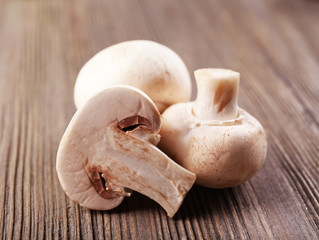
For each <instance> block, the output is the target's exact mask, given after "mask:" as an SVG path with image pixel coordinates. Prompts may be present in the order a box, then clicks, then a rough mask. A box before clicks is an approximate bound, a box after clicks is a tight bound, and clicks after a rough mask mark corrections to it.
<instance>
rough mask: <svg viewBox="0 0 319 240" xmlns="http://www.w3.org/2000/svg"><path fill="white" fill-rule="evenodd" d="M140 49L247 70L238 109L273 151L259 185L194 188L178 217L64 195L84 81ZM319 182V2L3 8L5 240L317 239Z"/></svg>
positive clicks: (0, 210) (1, 228)
mask: <svg viewBox="0 0 319 240" xmlns="http://www.w3.org/2000/svg"><path fill="white" fill-rule="evenodd" d="M131 39H150V40H155V41H158V42H160V43H163V44H165V45H167V46H169V47H170V48H172V49H173V50H175V51H176V52H177V53H178V54H179V55H180V56H181V57H182V58H183V59H184V61H185V63H186V65H187V66H188V68H189V70H190V72H191V74H192V72H193V71H194V70H195V69H197V68H202V67H223V68H230V69H234V70H236V71H239V72H240V73H241V85H240V100H239V102H240V106H241V107H243V108H244V109H246V110H247V111H249V112H250V113H251V114H253V115H254V116H255V117H256V118H257V119H259V120H260V122H261V123H262V124H263V125H264V127H265V129H266V131H267V135H268V141H269V148H268V155H267V159H266V162H265V165H264V166H263V168H262V169H261V170H260V172H259V173H258V174H257V175H256V176H255V177H254V178H252V179H251V180H250V181H248V182H246V183H244V184H242V185H240V186H238V187H234V188H230V189H223V190H213V189H206V188H201V187H194V188H193V189H192V190H191V191H190V192H189V194H188V195H187V197H186V199H185V201H184V203H183V205H182V207H181V208H180V211H179V212H178V213H177V214H176V215H175V217H174V218H173V219H170V218H168V217H167V216H166V214H165V212H164V210H163V209H162V208H161V207H160V206H159V205H157V204H156V203H155V202H153V201H152V200H150V199H148V198H146V197H144V196H142V195H141V194H138V193H134V194H133V196H132V197H130V198H127V199H126V200H125V201H124V202H123V203H122V205H120V206H119V207H118V208H116V209H114V210H112V211H108V212H101V211H90V210H87V209H84V208H82V207H79V206H78V205H77V204H75V203H73V202H71V201H70V200H69V199H68V197H66V195H65V194H64V192H63V191H62V189H61V187H60V184H59V181H58V179H57V175H56V171H55V157H56V152H57V148H58V144H59V141H60V139H61V137H62V134H63V132H64V130H65V129H66V127H67V124H68V122H69V121H70V119H71V117H72V116H73V114H74V112H75V108H74V105H73V85H74V82H75V79H76V76H77V73H78V71H79V70H80V68H81V66H82V65H83V64H84V63H85V62H86V61H87V60H88V59H89V58H90V57H91V56H93V55H94V54H95V53H96V52H98V51H99V50H101V49H103V48H105V47H107V46H109V45H111V44H114V43H117V42H121V41H125V40H131ZM194 96H195V92H194V93H193V97H194ZM318 185H319V2H318V1H314V0H312V1H311V0H289V1H288V0H263V1H250V0H236V1H235V0H233V1H231V0H218V1H213V0H211V1H209V0H199V1H190V0H187V1H178V0H174V1H172V0H165V1H164V0H161V1H151V0H140V1H130V0H127V1H123V0H119V1H112V0H108V1H106V0H94V1H90V0H77V1H75V0H70V1H66V0H55V1H45V0H43V1H40V0H29V1H22V0H7V1H6V0H0V238H2V239H18V238H25V239H42V238H46V239H51V238H54V239H60V238H61V239H66V238H69V239H93V238H95V239H103V238H106V239H187V238H188V239H318V238H319V230H318V226H319V214H318V213H319V204H318V201H319V186H318Z"/></svg>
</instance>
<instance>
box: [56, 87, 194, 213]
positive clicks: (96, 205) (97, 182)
mask: <svg viewBox="0 0 319 240" xmlns="http://www.w3.org/2000/svg"><path fill="white" fill-rule="evenodd" d="M160 126H161V120H160V114H159V112H158V110H157V109H156V107H155V105H154V103H153V102H152V101H151V100H150V99H149V97H148V96H146V95H145V94H144V93H143V92H141V91H139V90H138V89H135V88H133V87H128V86H114V87H111V88H107V89H105V90H102V91H101V92H99V93H98V94H97V95H95V96H93V97H92V98H90V99H89V100H88V101H87V102H86V103H84V104H83V105H82V106H81V107H80V108H79V109H78V110H77V112H76V113H75V115H74V116H73V118H72V120H71V122H70V124H69V126H68V127H67V129H66V131H65V134H64V136H63V138H62V140H61V143H60V146H59V149H58V154H57V164H56V169H57V173H58V177H59V180H60V183H61V185H62V188H63V190H64V191H65V192H66V194H67V195H68V196H69V197H70V198H71V199H72V200H73V201H76V202H78V203H79V204H80V205H81V206H84V207H86V208H90V209H97V210H108V209H112V208H115V207H116V206H118V205H119V204H120V203H121V202H122V201H123V198H124V197H125V196H130V194H131V191H132V190H135V191H138V192H140V193H142V194H144V195H146V196H148V197H150V198H152V199H153V200H155V201H156V202H158V203H159V204H160V205H161V206H162V207H163V208H164V209H165V210H166V211H167V213H168V215H169V216H170V217H172V216H173V215H174V214H175V212H176V211H177V210H178V208H179V207H180V205H181V203H182V201H183V199H184V197H185V195H186V193H187V192H188V191H189V189H190V188H191V187H192V185H193V183H194V181H195V178H196V177H195V175H194V174H193V173H191V172H189V171H188V170H186V169H184V168H182V167H181V166H179V165H178V164H176V163H175V162H174V161H173V160H171V159H170V158H169V157H168V156H167V155H165V154H164V153H162V152H161V151H160V150H159V149H158V148H156V147H155V146H154V145H152V144H157V143H158V141H159V130H160Z"/></svg>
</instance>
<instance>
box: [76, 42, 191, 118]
mask: <svg viewBox="0 0 319 240" xmlns="http://www.w3.org/2000/svg"><path fill="white" fill-rule="evenodd" d="M119 84H120V85H130V86H133V87H137V88H138V89H140V90H142V91H143V92H145V93H146V94H147V95H148V96H149V97H150V98H151V99H152V100H153V101H154V103H155V105H156V106H157V108H158V110H159V111H160V112H163V111H164V110H165V109H166V108H167V107H168V106H170V105H172V104H174V103H177V102H185V101H189V99H190V96H191V80H190V76H189V73H188V70H187V68H186V66H185V64H184V62H183V61H182V59H181V58H180V57H179V56H178V55H177V54H176V53H175V52H174V51H173V50H171V49H169V48H168V47H166V46H164V45H161V44H159V43H156V42H152V41H147V40H134V41H127V42H122V43H119V44H115V45H112V46H110V47H108V48H106V49H104V50H102V51H100V52H99V53H97V54H96V55H95V56H94V57H92V58H91V59H90V60H89V61H88V62H87V63H86V64H85V65H84V66H83V67H82V69H81V71H80V73H79V75H78V77H77V80H76V84H75V87H74V102H75V105H76V107H77V108H78V107H79V106H81V105H82V104H83V103H84V102H86V101H87V100H88V99H89V98H90V97H91V96H93V95H94V94H96V93H97V92H99V91H101V90H103V89H104V88H106V87H108V86H112V85H119Z"/></svg>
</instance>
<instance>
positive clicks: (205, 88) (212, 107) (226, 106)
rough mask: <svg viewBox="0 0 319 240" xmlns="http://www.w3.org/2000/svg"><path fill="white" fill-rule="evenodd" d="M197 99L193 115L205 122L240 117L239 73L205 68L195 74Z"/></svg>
mask: <svg viewBox="0 0 319 240" xmlns="http://www.w3.org/2000/svg"><path fill="white" fill-rule="evenodd" d="M194 74H195V78H196V82H197V98H196V100H195V102H194V105H193V114H194V115H195V116H196V117H197V118H199V119H201V120H205V121H211V120H219V121H225V120H231V119H234V118H236V117H237V116H238V104H237V99H238V89H239V76H240V75H239V73H238V72H234V71H231V70H228V69H217V68H216V69H215V68H205V69H199V70H196V71H195V72H194Z"/></svg>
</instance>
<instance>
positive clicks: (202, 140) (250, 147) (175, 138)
mask: <svg viewBox="0 0 319 240" xmlns="http://www.w3.org/2000/svg"><path fill="white" fill-rule="evenodd" d="M192 105H193V102H190V103H178V104H175V105H173V106H171V107H169V108H168V109H167V110H166V111H165V112H164V113H163V117H162V128H161V132H160V134H161V141H160V143H159V145H158V146H159V148H160V149H161V150H162V151H164V152H166V153H167V154H168V156H170V157H171V158H172V159H173V160H175V161H176V162H177V163H178V164H180V165H181V166H183V167H185V168H186V169H188V170H190V171H191V172H194V173H195V174H196V176H197V179H196V183H197V184H199V185H201V186H205V187H210V188H225V187H232V186H235V185H238V184H240V183H242V182H244V181H246V180H248V179H250V178H251V177H252V176H253V175H254V174H255V173H256V172H257V171H258V169H259V168H260V167H261V166H262V165H263V163H264V160H265V157H266V152H267V139H266V134H265V131H264V129H263V127H262V126H261V124H260V123H259V122H258V121H257V120H256V119H255V118H254V117H253V116H251V115H250V114H249V113H247V112H246V111H244V110H242V109H239V116H238V118H237V119H234V120H232V121H202V120H199V119H197V118H196V117H195V116H194V115H193V114H192Z"/></svg>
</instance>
